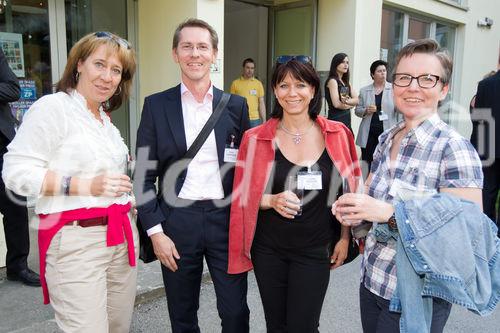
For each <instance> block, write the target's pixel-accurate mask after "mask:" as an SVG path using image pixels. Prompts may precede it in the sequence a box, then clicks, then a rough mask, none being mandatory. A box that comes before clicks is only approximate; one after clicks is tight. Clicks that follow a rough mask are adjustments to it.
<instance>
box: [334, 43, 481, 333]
mask: <svg viewBox="0 0 500 333" xmlns="http://www.w3.org/2000/svg"><path fill="white" fill-rule="evenodd" d="M452 67H453V65H452V60H451V58H450V57H449V55H448V54H447V53H446V52H445V51H443V50H440V49H439V45H438V44H437V43H436V42H435V41H434V40H431V39H423V40H418V41H415V42H413V43H410V44H408V45H406V46H405V47H403V48H402V49H401V51H400V52H399V54H398V57H397V59H396V66H395V72H394V74H393V77H392V78H393V89H394V104H395V106H396V108H397V109H398V110H399V111H400V112H401V113H402V114H403V116H404V120H403V121H401V122H400V123H398V124H396V125H394V126H393V127H392V128H390V129H388V130H387V131H385V132H384V133H383V134H382V135H381V136H380V137H379V145H378V146H377V148H376V150H375V153H374V156H373V164H372V166H371V170H370V175H369V176H368V179H367V181H366V184H365V185H366V193H367V194H364V195H363V194H345V195H343V196H341V197H340V198H339V199H338V201H337V202H336V203H335V205H334V206H333V208H332V211H333V213H334V214H335V215H336V217H337V219H338V220H339V221H340V222H341V223H342V224H344V225H354V224H356V223H357V222H358V221H362V220H365V221H370V222H374V223H388V224H389V229H391V228H392V229H395V228H397V226H396V223H395V216H394V207H393V203H394V202H395V201H398V200H408V199H413V198H416V197H423V196H427V195H432V194H434V193H436V192H442V193H449V194H452V195H456V196H458V197H461V198H464V199H468V200H471V201H473V202H475V203H477V204H478V205H480V206H481V202H482V198H481V188H482V182H483V174H482V170H481V161H480V160H479V157H478V155H477V152H476V151H475V150H474V148H473V147H472V145H471V144H470V142H469V141H467V140H466V139H464V138H463V137H462V136H460V134H458V133H457V132H456V131H455V130H454V129H452V128H451V127H449V126H448V125H446V124H445V123H444V122H443V121H442V120H441V119H440V118H439V116H438V103H439V101H442V100H443V99H444V98H445V97H446V94H447V93H448V90H449V80H450V78H451V73H452ZM373 230H374V228H372V230H371V231H370V232H369V234H368V236H367V239H366V246H365V252H364V256H363V261H362V267H361V272H362V274H361V276H362V277H361V285H360V308H361V321H362V325H363V331H364V332H365V333H367V332H376V333H382V332H383V333H391V332H394V333H396V332H399V319H400V314H399V313H396V312H391V311H389V302H390V299H391V297H392V295H393V293H394V289H395V288H396V260H395V254H396V240H395V239H389V240H385V241H383V242H382V241H380V240H378V241H377V239H376V237H375V233H374V232H373ZM450 310H451V304H450V303H448V302H446V301H444V300H441V299H436V298H435V299H434V300H433V317H432V326H431V332H433V333H434V332H442V331H443V329H444V326H445V324H446V321H447V319H448V316H449V314H450Z"/></svg>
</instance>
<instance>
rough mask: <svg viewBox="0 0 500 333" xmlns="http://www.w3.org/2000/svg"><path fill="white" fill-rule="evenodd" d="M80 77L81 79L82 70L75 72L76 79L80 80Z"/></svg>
mask: <svg viewBox="0 0 500 333" xmlns="http://www.w3.org/2000/svg"><path fill="white" fill-rule="evenodd" d="M78 79H80V72H76V73H75V81H76V82H78Z"/></svg>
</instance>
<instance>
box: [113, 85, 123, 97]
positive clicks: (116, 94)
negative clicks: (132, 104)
mask: <svg viewBox="0 0 500 333" xmlns="http://www.w3.org/2000/svg"><path fill="white" fill-rule="evenodd" d="M121 93H122V86H121V85H120V86H118V93H115V94H114V95H115V96H118V95H120V94H121Z"/></svg>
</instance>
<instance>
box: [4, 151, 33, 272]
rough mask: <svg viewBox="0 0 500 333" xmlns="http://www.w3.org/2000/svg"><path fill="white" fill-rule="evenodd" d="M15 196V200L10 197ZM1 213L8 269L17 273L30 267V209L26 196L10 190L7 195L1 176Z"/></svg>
mask: <svg viewBox="0 0 500 333" xmlns="http://www.w3.org/2000/svg"><path fill="white" fill-rule="evenodd" d="M2 168H3V152H2V155H1V157H0V170H2ZM10 197H14V199H15V200H14V201H13V200H12V199H11V198H10ZM0 213H2V215H3V228H4V233H5V242H6V244H7V257H6V259H5V262H6V266H7V271H8V272H12V273H17V272H19V271H20V270H23V269H25V268H27V267H28V254H29V251H30V238H29V224H28V222H29V221H28V210H27V209H26V198H24V197H21V196H18V195H15V194H14V193H13V192H10V193H9V195H7V192H6V189H5V184H4V182H3V179H2V178H1V177H0Z"/></svg>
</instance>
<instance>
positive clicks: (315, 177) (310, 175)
mask: <svg viewBox="0 0 500 333" xmlns="http://www.w3.org/2000/svg"><path fill="white" fill-rule="evenodd" d="M297 187H298V188H302V189H304V190H322V189H323V183H322V182H321V171H311V172H303V171H301V172H299V173H297Z"/></svg>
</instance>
